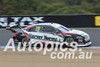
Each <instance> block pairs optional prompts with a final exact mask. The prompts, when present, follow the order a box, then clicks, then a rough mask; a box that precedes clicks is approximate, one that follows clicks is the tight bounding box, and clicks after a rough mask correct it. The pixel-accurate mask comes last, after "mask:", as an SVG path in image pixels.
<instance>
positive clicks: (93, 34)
mask: <svg viewBox="0 0 100 67" xmlns="http://www.w3.org/2000/svg"><path fill="white" fill-rule="evenodd" d="M78 30H82V31H85V32H87V33H88V34H89V35H90V38H91V42H92V45H91V46H89V47H97V48H98V47H99V48H100V28H78ZM12 35H13V33H12V32H11V31H9V30H0V47H2V46H6V44H7V43H8V41H9V39H10V38H11V37H12ZM85 48H87V47H85Z"/></svg>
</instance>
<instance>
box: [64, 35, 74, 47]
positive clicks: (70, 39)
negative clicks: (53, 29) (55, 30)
mask: <svg viewBox="0 0 100 67" xmlns="http://www.w3.org/2000/svg"><path fill="white" fill-rule="evenodd" d="M65 42H67V43H68V45H64V46H63V47H68V48H71V46H70V43H71V42H74V39H73V38H72V37H69V38H66V39H65Z"/></svg>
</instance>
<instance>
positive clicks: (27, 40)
mask: <svg viewBox="0 0 100 67" xmlns="http://www.w3.org/2000/svg"><path fill="white" fill-rule="evenodd" d="M29 41H30V39H29V38H23V39H22V41H21V44H22V46H23V44H24V43H25V42H26V47H28V46H29V45H28V42H29Z"/></svg>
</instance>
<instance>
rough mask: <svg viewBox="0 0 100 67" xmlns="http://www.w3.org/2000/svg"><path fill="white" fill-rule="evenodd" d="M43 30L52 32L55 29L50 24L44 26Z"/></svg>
mask: <svg viewBox="0 0 100 67" xmlns="http://www.w3.org/2000/svg"><path fill="white" fill-rule="evenodd" d="M43 32H46V33H54V32H55V29H54V28H53V27H51V26H44V29H43Z"/></svg>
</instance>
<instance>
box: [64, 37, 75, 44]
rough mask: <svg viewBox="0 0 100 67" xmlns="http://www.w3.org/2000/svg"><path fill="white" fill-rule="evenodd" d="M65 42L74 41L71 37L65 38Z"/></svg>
mask: <svg viewBox="0 0 100 67" xmlns="http://www.w3.org/2000/svg"><path fill="white" fill-rule="evenodd" d="M65 42H67V43H71V42H74V39H73V38H72V37H70V38H66V39H65Z"/></svg>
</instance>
